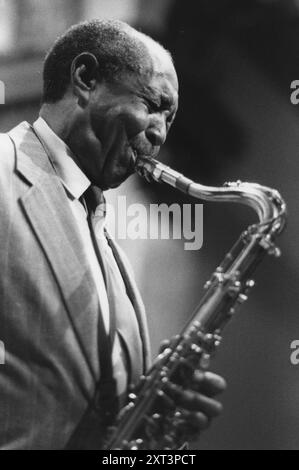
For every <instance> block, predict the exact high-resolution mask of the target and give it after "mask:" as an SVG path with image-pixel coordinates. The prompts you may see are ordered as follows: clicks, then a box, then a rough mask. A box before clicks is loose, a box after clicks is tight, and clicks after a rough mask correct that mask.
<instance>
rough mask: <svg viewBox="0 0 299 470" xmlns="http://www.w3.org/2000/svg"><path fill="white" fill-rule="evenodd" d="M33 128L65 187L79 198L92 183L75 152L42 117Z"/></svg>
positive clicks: (74, 196)
mask: <svg viewBox="0 0 299 470" xmlns="http://www.w3.org/2000/svg"><path fill="white" fill-rule="evenodd" d="M33 128H34V130H35V132H36V133H37V135H38V137H39V138H40V139H41V141H42V143H43V144H44V146H45V148H46V150H47V152H48V154H49V157H50V160H51V162H52V164H53V166H54V168H55V171H56V173H57V175H58V176H59V178H60V179H61V182H62V183H63V185H64V187H65V188H66V190H67V191H68V192H69V193H70V194H71V196H73V198H75V199H79V198H80V197H81V196H82V194H83V193H84V192H85V191H86V189H87V188H88V187H89V186H90V184H91V183H90V180H89V179H88V178H87V176H86V175H85V174H84V173H83V171H82V170H81V169H80V168H79V166H78V165H77V163H76V162H75V156H74V154H73V153H72V151H71V150H70V148H69V147H68V146H67V145H66V143H65V142H63V140H61V139H60V137H58V135H57V134H55V132H54V131H53V130H52V129H51V128H50V127H49V125H48V124H47V123H46V121H45V120H44V119H43V118H42V117H39V118H38V119H37V120H36V121H35V122H34V124H33Z"/></svg>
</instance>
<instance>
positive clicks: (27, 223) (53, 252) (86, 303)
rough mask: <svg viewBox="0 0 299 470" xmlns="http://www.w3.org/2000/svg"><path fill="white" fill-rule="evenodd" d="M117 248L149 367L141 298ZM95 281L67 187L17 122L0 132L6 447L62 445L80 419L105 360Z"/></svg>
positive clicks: (0, 410)
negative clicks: (100, 344) (100, 351)
mask: <svg viewBox="0 0 299 470" xmlns="http://www.w3.org/2000/svg"><path fill="white" fill-rule="evenodd" d="M112 248H113V251H114V255H115V257H116V260H117V263H118V266H119V268H120V271H121V273H122V276H123V279H124V282H125V285H126V287H127V292H128V295H129V297H130V299H131V301H132V303H133V305H134V308H135V312H136V316H137V319H138V322H139V326H140V332H141V336H142V340H143V345H144V350H143V355H144V363H145V367H147V366H148V361H149V342H148V333H147V327H146V321H145V314H144V308H143V304H142V301H141V299H140V295H139V293H138V290H137V288H136V286H135V283H134V281H133V279H132V276H131V275H129V273H128V272H129V271H128V267H127V265H126V260H125V258H124V257H123V255H122V254H121V252H120V250H119V249H118V247H117V246H116V245H115V243H112ZM93 286H94V284H93V282H92V275H91V272H90V269H89V266H88V263H87V260H86V257H85V255H84V251H83V247H82V241H81V239H80V235H79V234H78V233H77V228H76V223H75V221H74V220H73V215H72V213H71V210H70V208H69V205H68V201H67V196H66V194H65V191H64V188H63V186H62V184H61V182H60V180H59V178H58V177H57V175H56V173H55V172H54V170H53V168H52V166H51V164H50V162H49V158H48V156H47V154H46V152H45V149H44V148H43V146H42V144H41V143H40V141H39V140H38V138H37V136H36V135H35V133H34V131H33V129H32V128H31V126H30V125H29V124H28V123H26V122H24V123H21V124H20V125H19V126H17V127H16V128H14V129H13V130H12V131H10V132H9V133H8V134H0V340H1V341H3V342H4V345H5V364H4V365H0V449H61V448H64V447H65V446H66V445H67V443H68V442H69V439H70V437H71V436H72V434H73V433H74V431H75V429H76V428H77V426H78V424H79V423H80V421H81V419H82V417H83V415H84V413H85V412H86V410H87V408H88V406H89V404H90V402H91V400H92V399H93V397H94V393H95V387H96V383H97V380H98V377H99V367H100V366H99V358H98V347H97V341H98V332H97V315H96V312H97V309H98V308H99V302H98V298H97V293H96V291H95V289H94V288H93ZM129 350H130V348H129ZM131 360H134V358H132V357H131Z"/></svg>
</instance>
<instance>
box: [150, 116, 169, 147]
mask: <svg viewBox="0 0 299 470" xmlns="http://www.w3.org/2000/svg"><path fill="white" fill-rule="evenodd" d="M145 134H146V137H147V139H148V140H149V141H150V143H151V144H152V145H155V146H161V145H163V144H164V142H165V140H166V135H167V132H166V124H165V120H164V118H158V117H157V118H153V120H152V121H151V123H150V125H149V126H148V128H147V129H146V131H145Z"/></svg>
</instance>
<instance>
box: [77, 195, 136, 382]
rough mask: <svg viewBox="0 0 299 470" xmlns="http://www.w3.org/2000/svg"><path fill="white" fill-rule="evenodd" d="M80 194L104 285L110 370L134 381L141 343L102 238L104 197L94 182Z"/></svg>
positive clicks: (105, 240)
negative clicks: (107, 309) (83, 201)
mask: <svg viewBox="0 0 299 470" xmlns="http://www.w3.org/2000/svg"><path fill="white" fill-rule="evenodd" d="M83 197H84V200H85V203H86V206H87V209H88V214H89V216H88V219H89V226H90V232H91V236H92V238H93V243H94V246H95V251H96V254H97V257H98V260H99V263H100V265H101V268H102V271H103V276H104V280H105V284H106V289H107V295H108V303H109V310H110V334H109V337H110V345H111V351H112V349H113V353H112V355H113V359H112V362H113V374H114V376H115V377H116V378H117V376H118V380H121V376H122V375H124V373H126V375H127V376H128V377H127V378H128V380H129V381H131V382H136V381H137V380H138V378H139V377H140V375H141V374H142V372H143V363H142V344H141V339H140V333H139V327H138V322H137V319H136V316H135V312H134V309H133V306H132V304H131V301H130V299H129V297H128V295H127V292H126V286H125V283H124V280H123V278H122V276H121V273H120V270H119V268H118V265H117V263H116V260H115V257H114V256H113V252H112V250H111V248H110V246H109V243H108V241H107V238H106V234H105V230H104V222H105V215H106V205H105V199H104V196H103V193H102V191H101V190H100V189H99V188H97V187H95V186H90V187H89V188H88V189H87V191H86V192H85V193H84V195H83ZM100 339H101V338H99V341H100ZM121 351H123V352H125V353H126V358H124V357H120V354H121ZM100 353H101V351H100Z"/></svg>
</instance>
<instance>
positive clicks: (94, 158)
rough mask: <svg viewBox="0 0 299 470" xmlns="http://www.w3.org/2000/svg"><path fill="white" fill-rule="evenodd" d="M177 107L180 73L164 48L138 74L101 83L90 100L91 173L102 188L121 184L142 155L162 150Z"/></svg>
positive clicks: (90, 175) (89, 163)
mask: <svg viewBox="0 0 299 470" xmlns="http://www.w3.org/2000/svg"><path fill="white" fill-rule="evenodd" d="M177 106H178V83H177V76H176V73H175V70H174V67H173V64H172V62H171V60H170V58H169V57H168V55H167V54H166V53H165V52H164V51H162V50H161V51H160V50H157V51H156V52H155V53H152V54H151V56H150V57H148V58H147V64H146V67H145V70H144V71H143V72H142V73H140V74H139V76H136V75H134V76H133V75H132V74H126V75H124V76H123V77H122V79H120V80H119V81H118V83H114V84H107V83H103V82H102V83H99V84H98V85H97V88H96V90H95V91H94V93H93V95H92V97H91V100H90V104H89V112H90V127H89V133H90V135H89V138H88V142H89V145H88V148H86V150H87V152H86V153H87V156H86V158H88V168H86V170H87V176H89V178H90V179H91V180H92V181H93V182H94V183H95V184H97V185H98V186H100V187H101V188H102V189H107V188H112V187H116V186H118V185H119V184H121V183H122V182H123V181H124V180H125V179H126V178H127V177H128V176H129V175H130V174H132V173H133V172H134V162H135V160H136V158H137V157H138V156H152V157H155V156H156V155H157V153H158V152H159V149H160V146H161V145H162V144H163V143H164V141H165V139H166V136H167V133H168V131H169V128H170V126H171V124H172V122H173V120H174V117H175V113H176V111H177ZM86 163H87V162H86Z"/></svg>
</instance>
